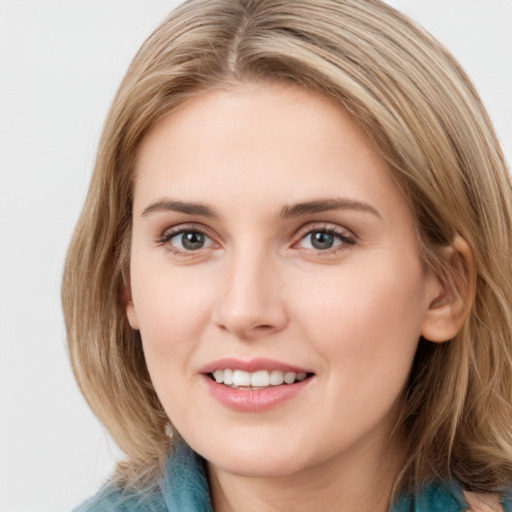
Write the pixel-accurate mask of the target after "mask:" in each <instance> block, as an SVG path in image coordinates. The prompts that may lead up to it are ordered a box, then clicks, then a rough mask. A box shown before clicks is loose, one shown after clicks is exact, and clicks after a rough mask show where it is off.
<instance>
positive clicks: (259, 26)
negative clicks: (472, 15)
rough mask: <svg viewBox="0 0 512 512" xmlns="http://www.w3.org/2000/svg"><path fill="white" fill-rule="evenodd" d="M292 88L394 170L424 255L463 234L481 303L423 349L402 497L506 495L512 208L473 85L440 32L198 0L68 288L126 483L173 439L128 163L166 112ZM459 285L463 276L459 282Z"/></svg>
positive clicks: (392, 21) (112, 145) (128, 111)
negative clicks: (154, 359)
mask: <svg viewBox="0 0 512 512" xmlns="http://www.w3.org/2000/svg"><path fill="white" fill-rule="evenodd" d="M247 81H252V82H261V83H262V84H264V83H268V82H276V81H277V82H287V83H294V84H297V85H298V86H301V87H305V88H307V89H310V90H313V91H316V92H318V93H320V94H323V95H325V96H327V97H329V98H331V99H332V100H334V101H335V102H336V103H337V104H338V105H339V106H340V108H342V109H344V110H345V111H346V112H348V113H349V114H350V115H351V116H352V118H353V119H354V120H355V122H356V123H357V124H358V125H359V126H360V127H361V128H362V129H363V130H364V132H365V133H366V135H367V137H368V140H369V141H370V142H371V143H372V144H373V145H374V146H375V148H376V149H377V150H378V151H379V153H380V154H381V155H382V156H383V157H384V158H385V159H386V160H387V162H388V163H389V166H390V168H391V169H392V171H393V173H394V176H395V177H396V180H397V183H398V184H399V186H400V187H401V188H402V189H403V190H404V191H405V193H406V196H407V198H408V200H409V202H410V205H411V208H412V211H413V215H414V216H415V221H416V226H417V232H418V239H419V245H420V253H421V254H420V255H421V258H422V261H423V262H424V264H425V266H426V268H429V269H430V270H432V271H434V272H436V273H437V274H438V275H439V276H443V279H448V280H450V281H453V283H454V286H456V282H457V279H458V276H449V275H444V274H446V265H444V264H443V258H442V253H441V251H440V247H442V246H446V245H450V244H451V242H452V241H453V240H454V237H455V236H456V235H458V236H460V237H462V238H463V239H464V240H465V241H466V243H467V244H468V246H469V248H470V249H471V251H472V254H473V269H471V271H472V274H473V275H474V283H473V289H474V297H473V302H472V305H471V307H470V312H469V314H468V315H467V318H466V320H465V323H464V325H463V327H462V329H461V330H460V332H459V333H458V334H457V336H456V337H455V338H454V339H452V340H450V341H448V342H446V343H442V344H434V343H430V342H428V341H426V340H420V343H419V346H418V351H417V355H416V358H415V361H414V364H413V368H412V370H411V376H410V379H409V383H408V386H407V388H406V389H405V390H404V393H403V397H402V408H401V415H400V418H399V421H398V424H397V428H400V429H401V430H402V429H403V430H404V431H405V433H406V439H407V440H408V446H407V460H406V464H405V467H404V470H403V471H402V473H401V474H400V475H399V476H398V477H397V484H398V486H399V487H400V488H416V487H418V486H421V485H422V484H424V483H426V482H429V481H432V480H436V479H456V480H457V481H459V482H461V483H462V485H463V486H464V487H465V488H466V489H469V490H475V491H490V492H496V491H503V490H505V489H507V488H510V485H511V484H512V238H511V233H512V226H511V221H512V204H511V198H512V194H511V181H510V178H509V174H508V170H507V166H506V162H505V160H504V157H503V154H502V151H501V149H500V146H499V142H498V140H497V137H496V135H495V132H494V130H493V127H492V125H491V122H490V120H489V118H488V115H487V113H486V111H485V109H484V107H483V105H482V102H481V100H480V99H479V97H478V94H477V92H476V91H475V89H474V87H473V85H472V84H471V82H470V80H469V79H468V77H467V76H466V74H465V72H464V71H463V70H462V68H461V67H460V65H459V64H458V63H457V62H456V60H455V59H454V58H453V57H452V56H451V55H450V54H449V52H448V51H447V50H446V49H444V48H443V47H442V46H441V45H440V44H439V43H438V42H437V41H436V40H435V39H434V38H433V37H432V36H430V35H429V34H428V33H427V32H426V31H424V30H423V29H422V28H420V27H419V26H418V25H416V24H415V23H414V22H412V21H411V20H409V19H408V18H406V17H405V16H404V15H402V14H400V13H399V12H397V11H396V10H394V9H392V8H391V7H389V6H387V5H386V4H384V3H383V2H382V1H380V0H296V1H293V2H289V1H287V0H189V1H187V2H185V3H184V4H182V5H181V6H180V7H179V8H178V9H176V10H175V11H174V12H173V13H172V14H171V15H170V17H169V18H168V19H166V20H165V21H164V23H163V24H162V25H161V26H160V27H159V28H157V29H156V30H155V32H154V33H153V34H152V35H151V36H150V37H149V38H148V39H147V41H146V42H145V43H144V44H143V46H142V47H141V49H140V51H139V52H138V54H137V55H136V56H135V58H134V60H133V62H132V63H131V65H130V67H129V69H128V72H127V74H126V76H125V78H124V80H123V82H122V83H121V86H120V88H119V90H118V92H117V95H116V97H115V99H114V101H113V103H112V106H111V108H110V111H109V113H108V117H107V119H106V122H105V126H104V130H103V134H102V137H101V140H100V144H99V148H98V154H97V160H96V165H95V169H94V173H93V176H92V181H91V184H90V189H89V192H88V195H87V199H86V201H85V205H84V207H83V211H82V213H81V215H80V218H79V220H78V224H77V226H76V230H75V233H74V236H73V239H72V242H71V245H70V248H69V252H68V254H67V260H66V265H65V271H64V279H63V286H62V301H63V307H64V314H65V320H66V329H67V336H68V342H69V352H70V357H71V361H72V364H73V368H74V372H75V376H76V379H77V381H78V383H79V386H80V388H81V390H82V393H83V394H84V396H85V398H86V400H87V402H88V403H89V405H90V407H91V408H92V409H93V411H94V412H95V414H96V415H97V417H98V418H99V420H100V421H101V422H102V423H103V424H104V425H105V426H106V427H107V429H108V430H109V431H110V433H111V434H112V436H113V437H114V439H115V440H116V442H117V443H118V444H119V446H120V447H121V449H122V450H123V451H124V452H125V453H126V455H127V459H126V460H125V461H123V462H122V463H120V464H119V466H118V468H117V474H116V475H117V479H118V482H119V483H120V484H121V485H130V486H139V487H140V486H143V485H148V484H151V483H152V482H155V480H156V478H157V475H158V474H159V473H160V471H161V468H162V463H163V461H164V459H165V457H166V456H167V454H168V452H169V450H170V449H171V448H172V445H173V443H175V441H176V436H174V437H172V436H171V437H170V436H169V435H168V430H167V427H168V425H169V419H168V417H167V416H166V414H165V412H164V410H163V409H162V406H161V404H160V402H159V400H158V397H157V395H156V393H155V390H154V388H153V385H152V383H151V379H150V376H149V374H148V370H147V368H146V364H145V361H144V354H143V351H142V346H141V340H140V335H139V333H138V332H137V331H134V330H132V329H131V328H130V326H129V324H128V321H127V318H126V314H125V303H124V300H125V299H124V297H123V289H124V287H125V283H127V282H128V279H129V276H128V271H127V269H128V266H129V250H130V231H131V215H132V196H133V186H134V172H133V169H134V159H135V157H136V154H137V149H138V146H139V143H140V142H141V140H142V139H143V138H144V136H145V135H146V134H147V133H148V131H149V130H150V129H151V128H152V127H153V126H154V125H155V123H157V122H158V121H159V120H160V119H161V118H162V117H163V116H164V115H165V114H167V113H168V112H169V111H171V110H172V109H173V108H175V107H176V106H177V105H178V104H180V103H181V102H183V101H186V99H187V98H190V97H191V96H192V95H194V94H199V93H201V92H202V91H205V90H208V89H212V88H215V87H222V86H229V85H230V84H233V83H237V82H247ZM459 277H460V276H459Z"/></svg>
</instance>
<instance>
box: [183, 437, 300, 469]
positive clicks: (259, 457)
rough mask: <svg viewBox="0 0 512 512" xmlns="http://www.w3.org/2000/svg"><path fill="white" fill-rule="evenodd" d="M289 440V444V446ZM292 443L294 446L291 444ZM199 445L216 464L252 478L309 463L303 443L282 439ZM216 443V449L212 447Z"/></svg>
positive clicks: (210, 460) (229, 441) (231, 441)
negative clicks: (285, 441)
mask: <svg viewBox="0 0 512 512" xmlns="http://www.w3.org/2000/svg"><path fill="white" fill-rule="evenodd" d="M287 444H288V446H287ZM290 445H292V446H290ZM205 446H206V449H205V450H202V449H201V446H198V447H194V444H191V447H192V448H193V449H195V450H196V451H197V452H198V453H199V454H200V455H201V456H203V457H204V458H205V459H206V461H207V462H208V463H209V464H211V465H212V466H214V467H216V468H217V469H220V470H222V471H225V472H227V473H231V474H234V475H238V476H243V477H252V478H264V477H265V478H270V477H283V476H287V475H290V474H293V473H295V472H296V471H300V470H301V469H303V466H305V465H306V464H305V461H304V454H303V452H302V451H301V450H300V448H298V447H300V446H301V444H300V443H283V442H282V441H281V440H279V441H272V442H270V441H267V442H265V441H263V442H261V441H260V442H256V441H255V440H254V439H251V440H249V439H245V440H239V441H238V442H235V441H234V440H233V439H231V440H228V442H226V443H225V445H224V447H223V446H222V444H221V443H220V442H218V441H217V443H216V444H210V443H208V444H206V445H205ZM212 446H215V447H216V448H215V449H212Z"/></svg>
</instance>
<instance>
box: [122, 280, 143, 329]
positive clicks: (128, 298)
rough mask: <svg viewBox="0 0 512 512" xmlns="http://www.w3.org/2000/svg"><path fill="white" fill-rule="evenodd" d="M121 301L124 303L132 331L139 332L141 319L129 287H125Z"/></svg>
mask: <svg viewBox="0 0 512 512" xmlns="http://www.w3.org/2000/svg"><path fill="white" fill-rule="evenodd" d="M121 300H122V301H123V305H124V310H125V312H126V318H128V323H129V324H130V327H131V328H132V329H136V330H139V329H140V327H139V319H138V317H137V312H136V311H135V306H134V304H133V300H132V292H131V290H130V287H129V286H128V285H124V286H123V292H122V294H121Z"/></svg>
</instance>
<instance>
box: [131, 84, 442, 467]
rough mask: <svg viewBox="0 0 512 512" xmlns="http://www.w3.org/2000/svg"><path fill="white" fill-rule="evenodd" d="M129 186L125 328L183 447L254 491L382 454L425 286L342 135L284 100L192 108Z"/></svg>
mask: <svg viewBox="0 0 512 512" xmlns="http://www.w3.org/2000/svg"><path fill="white" fill-rule="evenodd" d="M136 172H137V176H136V184H135V192H134V210H133V211H134V213H133V233H132V235H133V238H132V250H131V270H130V275H131V300H132V303H130V304H129V305H128V306H127V315H128V318H129V321H130V323H131V325H132V327H133V328H135V329H139V330H140V333H141V336H142V341H143V348H144V353H145V357H146V361H147V366H148V369H149V372H150V375H151V378H152V380H153V383H154V386H155V389H156V391H157V393H158V396H159V397H160V400H161V402H162V405H163V407H164V408H165V410H166V412H167V414H168V416H169V418H170V419H171V421H172V423H173V424H174V426H175V427H176V428H177V430H178V431H179V432H180V433H181V435H182V436H183V437H184V438H185V440H186V441H187V442H188V443H189V444H190V445H191V446H192V448H194V449H195V450H196V451H197V452H199V453H200V454H201V455H203V456H204V457H205V458H206V459H207V460H208V461H209V462H210V463H211V465H212V466H213V467H215V468H219V470H223V471H226V472H230V473H236V474H240V475H252V476H258V475H259V476H265V475H266V476H277V475H286V474H292V473H296V472H300V471H307V470H310V469H312V468H316V467H320V466H322V465H324V466H325V465H327V464H333V463H334V464H342V463H343V461H349V460H352V459H355V458H357V457H360V456H361V454H363V453H364V454H367V453H373V452H376V451H378V450H379V449H380V448H383V446H384V444H385V441H386V439H387V436H388V435H389V432H390V430H391V428H392V426H393V424H394V421H395V420H396V414H397V412H396V409H397V407H396V405H397V400H398V398H399V396H400V393H401V391H402V390H403V388H404V385H405V382H406V380H407V376H408V372H409V370H410V367H411V363H412V359H413V357H414V353H415V349H416V346H417V342H418V339H419V337H420V335H421V334H422V330H423V329H424V326H425V323H426V322H427V321H428V311H429V305H430V304H431V302H432V301H433V300H434V299H435V296H436V294H437V293H438V285H437V282H436V281H435V280H434V279H433V278H432V277H429V276H428V275H426V273H425V271H424V269H423V267H422V264H421V261H420V259H419V256H418V248H417V244H416V237H415V229H414V223H413V220H412V215H411V211H410V209H409V207H408V204H407V203H406V201H405V199H404V197H403V196H402V194H401V192H400V191H399V189H398V188H397V186H396V185H395V183H394V182H393V179H392V177H391V173H390V170H389V169H388V167H387V165H386V163H385V161H384V160H383V159H382V158H381V157H380V156H379V155H378V154H377V153H376V151H374V150H373V149H372V147H371V146H370V145H369V143H368V142H367V140H366V139H365V137H364V136H363V135H362V134H361V133H360V131H359V130H358V128H357V126H356V125H355V124H354V123H353V122H352V121H351V120H350V118H349V117H348V116H347V115H346V114H345V113H344V112H343V111H342V110H341V109H339V108H338V107H337V106H335V105H333V104H332V103H330V102H329V100H327V99H325V98H323V97H321V96H318V95H316V94H314V93H312V92H308V91H305V90H302V89H299V88H294V87H292V86H284V85H251V84H245V85H240V86H239V87H237V88H233V89H229V90H212V91H208V92H205V93H202V94H201V95H199V96H197V97H194V98H192V99H189V100H188V101H187V102H185V103H183V104H182V105H181V106H180V107H179V108H177V109H176V110H175V111H173V112H172V113H170V114H169V115H167V117H166V118H164V119H163V120H161V121H160V122H159V123H158V124H157V125H156V126H155V127H154V129H153V130H152V131H151V132H150V133H149V135H147V136H146V138H145V139H144V141H143V143H142V145H141V147H140V150H139V153H138V159H137V163H136Z"/></svg>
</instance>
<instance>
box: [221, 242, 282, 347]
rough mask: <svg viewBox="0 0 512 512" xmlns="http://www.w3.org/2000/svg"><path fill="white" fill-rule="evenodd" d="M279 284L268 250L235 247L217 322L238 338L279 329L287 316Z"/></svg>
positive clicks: (273, 258) (260, 246)
mask: <svg viewBox="0 0 512 512" xmlns="http://www.w3.org/2000/svg"><path fill="white" fill-rule="evenodd" d="M280 282H281V279H280V276H279V265H278V262H277V261H276V256H275V255H274V254H273V253H272V251H271V250H270V249H269V247H265V245H264V244H254V243H240V244H238V246H237V247H236V248H235V249H234V250H233V252H232V253H231V255H230V257H229V258H228V261H227V262H226V269H225V274H224V280H223V285H222V289H221V290H219V302H218V305H217V312H216V323H217V324H218V325H219V326H220V327H222V328H223V329H226V330H228V331H231V332H234V333H236V334H237V335H238V336H241V337H250V336H252V335H255V334H256V333H263V332H265V333H269V332H272V331H276V330H280V329H282V328H283V327H284V325H285V324H286V320H287V317H286V311H285V305H284V302H283V300H282V296H281V289H280Z"/></svg>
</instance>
